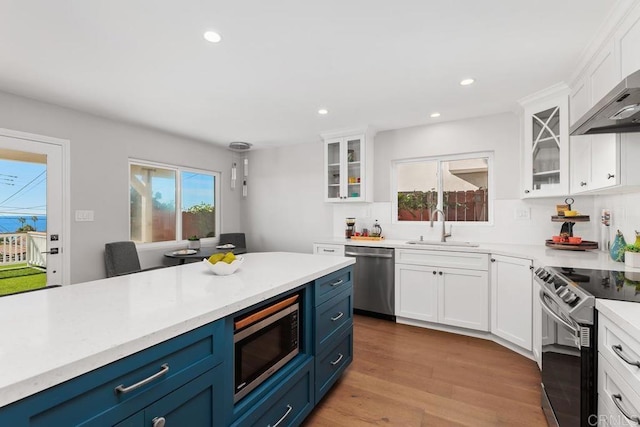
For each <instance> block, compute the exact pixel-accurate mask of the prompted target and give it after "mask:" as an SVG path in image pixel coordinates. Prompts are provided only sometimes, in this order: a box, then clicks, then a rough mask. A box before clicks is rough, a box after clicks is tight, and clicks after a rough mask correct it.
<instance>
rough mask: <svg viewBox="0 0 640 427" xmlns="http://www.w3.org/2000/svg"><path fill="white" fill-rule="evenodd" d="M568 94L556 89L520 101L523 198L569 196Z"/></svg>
mask: <svg viewBox="0 0 640 427" xmlns="http://www.w3.org/2000/svg"><path fill="white" fill-rule="evenodd" d="M568 93H569V90H568V88H567V86H565V85H556V86H554V87H553V88H549V89H547V90H545V91H542V92H540V93H538V94H535V95H532V96H530V97H527V98H526V99H524V100H521V101H520V104H521V105H522V107H523V109H524V138H523V140H524V149H523V153H524V176H523V183H524V188H523V195H522V197H524V198H529V197H549V196H562V195H566V194H568V193H569V117H568V114H569V101H568Z"/></svg>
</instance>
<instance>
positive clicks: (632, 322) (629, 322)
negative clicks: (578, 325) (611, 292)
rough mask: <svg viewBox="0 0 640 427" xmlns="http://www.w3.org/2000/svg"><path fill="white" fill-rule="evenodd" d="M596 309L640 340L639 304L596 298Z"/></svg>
mask: <svg viewBox="0 0 640 427" xmlns="http://www.w3.org/2000/svg"><path fill="white" fill-rule="evenodd" d="M596 310H598V311H599V312H600V313H602V314H604V315H605V316H607V317H608V318H609V319H610V320H611V321H612V322H613V323H615V324H616V325H618V326H619V327H620V328H621V329H622V330H624V331H625V332H626V333H628V334H629V335H631V337H633V338H634V339H635V340H636V341H638V342H640V304H638V303H633V302H625V301H612V300H606V299H598V300H596Z"/></svg>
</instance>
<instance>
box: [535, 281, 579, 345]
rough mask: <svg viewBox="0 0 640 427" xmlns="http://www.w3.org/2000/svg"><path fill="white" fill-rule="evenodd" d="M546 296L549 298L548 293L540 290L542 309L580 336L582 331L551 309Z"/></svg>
mask: <svg viewBox="0 0 640 427" xmlns="http://www.w3.org/2000/svg"><path fill="white" fill-rule="evenodd" d="M546 298H547V295H546V294H545V293H544V291H543V290H540V304H541V305H542V309H543V310H544V311H545V312H546V313H547V314H548V315H549V316H551V317H552V318H553V319H554V320H556V321H557V322H559V323H561V324H562V325H563V326H564V327H565V328H567V329H569V331H571V332H572V333H573V335H574V336H576V337H579V336H580V332H579V331H578V330H577V329H576V328H575V327H574V326H573V325H572V324H571V323H569V322H567V321H566V320H564V319H563V318H562V317H560V316H558V315H557V314H556V313H555V312H554V311H553V310H552V309H551V307H549V304H548V303H547V299H546Z"/></svg>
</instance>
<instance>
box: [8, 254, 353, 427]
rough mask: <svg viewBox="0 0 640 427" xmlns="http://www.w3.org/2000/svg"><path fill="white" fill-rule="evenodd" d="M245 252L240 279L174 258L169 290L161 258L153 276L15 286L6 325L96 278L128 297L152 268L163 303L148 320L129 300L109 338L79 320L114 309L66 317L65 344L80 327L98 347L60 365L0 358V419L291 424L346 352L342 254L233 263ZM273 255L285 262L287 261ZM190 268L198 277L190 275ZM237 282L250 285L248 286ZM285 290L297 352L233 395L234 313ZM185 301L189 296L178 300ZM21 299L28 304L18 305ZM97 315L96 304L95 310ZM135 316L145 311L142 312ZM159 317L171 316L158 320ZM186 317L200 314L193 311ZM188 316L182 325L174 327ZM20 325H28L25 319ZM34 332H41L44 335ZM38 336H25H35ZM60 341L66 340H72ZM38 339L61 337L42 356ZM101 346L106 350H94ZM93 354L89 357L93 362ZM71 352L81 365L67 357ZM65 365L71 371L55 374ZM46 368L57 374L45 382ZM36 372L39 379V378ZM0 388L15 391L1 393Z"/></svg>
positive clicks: (95, 288) (78, 295) (79, 334)
mask: <svg viewBox="0 0 640 427" xmlns="http://www.w3.org/2000/svg"><path fill="white" fill-rule="evenodd" d="M252 257H255V260H256V261H255V264H254V266H253V268H254V270H253V271H252V272H251V274H247V276H246V277H248V278H247V279H243V275H242V273H237V274H236V275H235V276H232V277H230V278H227V279H218V278H213V279H212V276H207V275H203V273H202V269H201V268H199V267H201V266H197V265H196V266H194V265H184V266H181V267H175V268H176V270H175V274H174V277H175V278H180V277H182V279H180V280H185V279H186V280H187V282H186V283H188V285H185V284H184V283H181V282H178V283H177V284H176V285H175V287H174V288H173V289H171V286H173V285H171V284H169V283H168V281H165V284H164V286H165V288H169V289H157V288H158V286H161V287H162V286H163V285H162V282H161V280H162V278H163V277H164V276H166V275H170V274H171V273H170V272H168V270H169V269H165V271H163V272H162V276H160V273H159V271H158V270H157V271H155V272H148V273H138V274H137V275H131V276H129V277H128V278H126V281H125V279H122V278H114V280H112V279H107V280H105V281H102V282H100V283H97V282H96V283H94V284H90V285H91V286H88V287H87V288H83V287H77V285H76V286H73V287H67V289H65V287H62V288H57V289H58V290H57V292H58V293H56V290H53V291H49V292H50V293H49V294H43V293H40V294H39V295H37V294H34V295H35V296H36V297H37V298H39V299H42V301H40V300H39V299H32V296H29V295H25V296H22V297H20V298H21V299H24V300H25V301H20V302H21V303H24V304H25V307H32V308H33V305H35V308H34V309H33V310H32V311H31V312H29V310H26V312H27V313H26V315H25V319H22V318H19V316H18V318H16V319H14V321H16V322H17V323H18V324H27V323H25V322H26V320H27V318H28V317H29V316H31V317H32V316H36V315H37V313H38V312H41V311H42V307H40V306H38V304H45V305H49V306H53V307H58V306H59V305H60V304H61V303H60V301H68V300H70V299H71V298H75V300H82V299H83V298H88V297H91V296H92V295H94V296H95V294H96V293H100V292H101V290H102V286H103V284H104V285H105V286H107V287H108V290H107V291H105V292H107V293H109V294H113V295H112V298H113V299H115V300H116V302H117V303H118V304H114V305H117V306H118V307H119V306H121V304H120V302H122V301H129V300H130V298H132V295H133V294H135V293H132V291H131V288H132V287H134V288H135V287H136V286H141V287H143V288H144V289H146V288H147V286H148V284H149V283H151V282H154V280H151V279H157V283H160V285H158V284H157V283H154V286H155V288H154V290H157V291H158V292H157V293H156V294H155V295H157V296H158V297H157V298H158V299H160V300H161V301H160V302H162V303H163V304H164V307H161V308H160V309H158V312H157V314H158V316H159V317H160V318H161V320H160V323H161V324H162V325H163V326H162V328H159V327H157V325H156V327H154V323H151V322H147V323H146V324H145V325H139V324H138V323H135V322H134V320H136V319H137V318H138V316H136V312H135V310H134V311H131V313H133V314H130V317H131V323H130V325H131V326H130V329H129V330H127V332H126V334H121V333H119V330H118V328H115V331H111V332H110V334H111V335H110V336H108V335H105V338H107V339H110V341H109V343H108V344H106V343H103V342H102V341H101V340H98V339H96V338H95V337H92V336H91V335H90V334H91V332H92V331H94V329H93V328H91V327H87V326H86V325H90V324H101V325H102V324H105V325H106V324H108V322H107V321H106V320H107V319H113V318H116V319H118V318H122V316H126V315H127V313H124V312H122V313H119V312H113V311H109V310H103V311H104V313H105V314H104V315H105V316H106V317H105V319H102V318H98V319H96V318H93V319H91V318H89V317H87V318H84V319H82V318H81V319H77V320H76V319H75V318H74V319H73V322H72V323H73V325H74V326H75V325H76V324H77V326H76V331H75V332H76V333H75V334H72V335H69V336H67V337H65V338H66V339H67V345H68V343H69V342H71V343H73V344H76V345H78V346H79V345H81V344H82V342H83V340H88V339H90V338H92V343H93V345H100V346H101V347H103V348H104V349H105V350H103V351H102V352H100V353H90V352H87V351H85V352H84V353H83V356H82V357H75V359H69V360H70V362H68V363H67V364H63V363H60V362H58V359H56V363H55V364H52V363H49V364H48V365H47V370H44V369H43V368H39V367H38V366H35V367H34V369H35V370H36V371H37V370H38V369H42V374H41V376H40V377H34V376H25V377H24V378H23V377H21V375H24V374H22V373H21V374H19V375H12V372H11V371H10V370H8V369H6V365H5V367H3V366H2V365H0V373H2V372H4V374H3V375H4V376H5V377H4V378H7V377H10V378H12V379H13V382H11V381H6V380H5V382H4V383H3V382H2V377H0V391H2V393H0V427H5V426H7V427H66V426H83V427H104V426H116V427H138V426H140V427H142V426H145V427H161V426H163V425H164V426H167V427H171V426H188V427H218V426H229V425H233V426H254V425H278V426H280V427H285V426H297V425H299V424H301V423H302V421H303V420H304V419H305V418H306V417H307V416H308V415H309V413H310V412H311V411H312V410H313V408H314V406H315V405H316V404H317V403H318V401H319V400H320V398H321V397H322V396H324V395H325V394H326V393H327V391H328V390H329V389H330V388H331V387H332V386H333V384H334V383H335V381H336V380H337V379H338V378H339V376H340V375H341V374H342V373H343V372H344V370H345V369H346V367H347V366H348V365H349V363H350V362H351V360H352V347H353V304H352V298H353V287H352V274H353V273H352V267H351V264H353V261H352V260H351V259H346V258H344V259H342V260H332V259H330V258H333V257H316V256H314V255H306V254H287V257H288V259H287V260H286V261H280V260H281V259H282V258H283V255H282V254H272V255H265V254H248V255H247V260H246V261H245V265H244V266H243V267H246V268H247V269H248V268H249V267H248V266H249V265H250V261H251V258H252ZM292 260H297V261H299V262H297V263H296V262H292ZM279 262H284V263H285V264H286V265H288V266H289V267H290V268H289V270H286V269H284V268H283V267H284V265H283V266H280V265H279V264H278V263H279ZM305 264H306V265H305ZM291 265H293V266H294V267H291ZM300 265H302V267H300ZM296 266H297V267H296ZM274 268H276V269H277V271H279V272H280V273H279V274H280V277H279V280H280V281H274V282H273V283H270V284H269V285H270V286H272V287H275V289H273V290H271V291H269V292H267V291H265V290H264V287H265V286H268V285H264V284H263V283H265V282H264V281H262V280H261V281H260V282H259V283H258V282H255V277H263V276H265V275H267V273H270V272H271V271H273V269H274ZM296 268H297V270H296ZM261 269H262V270H261ZM178 273H179V274H178ZM260 273H263V274H260ZM283 275H284V276H285V277H284V278H283V277H282V276H283ZM136 276H137V277H136ZM198 279H199V280H202V281H203V282H202V283H201V284H198V283H197V280H198ZM254 282H255V283H254ZM280 283H282V284H280ZM212 285H214V286H212ZM199 286H200V287H199ZM247 288H253V289H255V290H254V291H252V292H249V293H248V292H246V289H247ZM238 289H243V290H244V291H245V294H246V295H243V296H242V297H241V298H242V299H240V300H236V299H235V298H237V297H236V295H235V294H234V293H233V292H234V291H237V290H238ZM168 290H170V291H173V293H171V292H168ZM181 292H182V293H181ZM293 294H297V295H299V296H300V302H301V303H300V310H301V312H300V321H301V326H302V327H301V328H300V334H301V335H300V337H299V353H298V355H297V356H295V357H294V358H293V359H292V360H290V361H289V362H288V363H287V364H285V365H284V366H282V367H281V368H280V369H279V370H277V371H276V372H275V373H274V374H273V375H272V376H270V377H269V378H267V379H266V380H265V381H264V383H262V384H260V385H259V386H258V387H256V388H255V389H254V390H252V391H251V392H249V393H248V394H247V395H246V396H244V397H243V398H242V399H240V400H238V401H237V402H235V403H234V401H233V400H234V399H233V395H234V371H235V369H234V329H233V323H234V319H235V318H236V317H237V316H239V315H244V314H243V313H248V312H251V311H253V310H259V309H261V308H263V307H265V306H266V305H268V304H271V303H273V301H277V300H278V299H282V298H283V297H287V296H289V295H293ZM43 295H44V297H42V296H43ZM48 295H51V296H52V297H50V296H48ZM142 295H144V294H142ZM165 296H166V297H165ZM8 298H14V297H8ZM95 298H96V299H97V300H99V299H100V298H99V297H97V296H96V297H95ZM203 298H205V300H204V301H203ZM206 298H210V299H206ZM6 301H8V300H4V301H1V300H0V321H2V320H8V317H7V318H4V319H3V317H2V316H3V310H2V309H3V308H4V309H7V310H8V308H9V307H11V306H12V304H9V303H7V304H6V305H5V302H6ZM72 301H73V299H72ZM175 301H177V302H175ZM185 301H188V302H189V304H186V305H185ZM10 302H11V301H10ZM129 302H130V301H129ZM28 303H33V304H32V305H31V306H29V305H28ZM174 303H175V307H172V310H167V307H166V306H167V305H169V304H174ZM81 304H82V302H77V303H76V306H74V309H75V311H74V312H77V311H78V310H80V308H79V307H80V305H81ZM85 304H87V303H85ZM216 304H218V307H217V308H216ZM130 305H132V306H133V307H137V306H136V305H135V304H130ZM210 307H214V308H213V309H212V308H210ZM58 308H59V307H58ZM152 310H155V308H152ZM176 310H179V312H178V313H176ZM195 310H199V311H198V313H197V315H194V311H195ZM211 310H214V311H211ZM215 310H219V311H215ZM87 312H90V310H88V311H87ZM153 313H156V312H155V311H153ZM183 313H184V315H183ZM218 313H221V314H218ZM91 315H94V313H91ZM100 315H101V313H98V315H97V316H100ZM145 315H146V316H147V319H151V317H149V316H148V313H145ZM14 316H15V313H14ZM163 316H164V318H162V317H163ZM166 316H173V317H172V319H171V321H167V320H166ZM194 316H197V317H198V319H200V318H203V319H207V320H205V321H199V322H196V320H194V319H196V317H194ZM176 319H178V320H176ZM176 322H179V323H176ZM36 323H37V322H36ZM127 324H129V323H127ZM189 324H191V325H192V326H190V327H189V326H186V325H189ZM199 325H203V326H199ZM121 327H123V326H122V325H121ZM56 328H57V329H56ZM51 329H53V330H54V331H56V332H59V333H62V332H63V331H64V330H65V329H64V328H62V327H60V326H58V325H57V324H52V325H51ZM167 330H172V331H176V332H174V333H171V332H167ZM28 331H30V332H32V333H35V334H37V333H38V330H37V329H28ZM98 333H99V331H98ZM157 334H160V335H161V336H162V335H163V334H170V335H164V338H163V339H162V340H160V339H157V338H156V337H155V335H157ZM120 335H126V336H128V337H131V336H135V337H138V338H136V339H135V340H134V341H131V338H129V340H128V341H125V340H124V339H122V340H116V339H114V338H113V337H114V336H116V337H119V336H120ZM55 336H60V335H59V334H58V335H55ZM39 338H41V340H42V339H45V338H46V336H44V335H42V336H41V337H39ZM41 340H34V339H31V341H32V342H36V343H38V342H40V341H41ZM50 341H51V340H50ZM47 346H48V347H47ZM131 346H134V347H135V350H132V351H129V352H126V350H125V349H124V348H130V347H131ZM70 348H76V347H75V346H73V345H72V347H70ZM46 349H50V350H51V351H55V352H60V351H63V352H64V350H68V347H65V348H62V347H60V346H58V345H56V344H55V343H53V344H50V343H49V342H47V343H46V346H45V347H43V348H42V349H41V353H39V354H40V355H41V357H42V358H46V357H47V355H46V354H42V353H46V352H45V351H44V350H46ZM30 350H32V349H30ZM20 351H21V350H19V348H18V347H15V350H12V353H11V354H10V356H11V358H7V353H5V354H4V355H3V354H1V353H0V360H2V357H4V358H5V359H4V361H5V362H8V363H10V364H11V366H20V361H21V357H22V358H23V359H27V360H29V357H30V356H29V354H28V353H26V352H20ZM67 353H68V351H67V352H64V354H63V355H66V354H67ZM105 353H107V354H109V356H107V357H105V356H104V354H105ZM72 357H73V356H69V358H72ZM96 358H97V359H98V360H100V361H101V362H95V360H96ZM43 360H46V359H43ZM73 360H75V362H74V363H77V364H78V365H81V366H80V367H78V366H77V365H75V364H73V362H72V361H73ZM23 365H24V366H30V365H28V364H23ZM2 369H4V371H3V370H2ZM69 370H72V372H74V375H69V374H66V372H68V371H69ZM31 371H33V369H32V370H31ZM63 373H65V375H67V376H66V377H65V376H64V375H63ZM55 376H57V377H58V378H64V379H58V380H57V381H56V379H55ZM52 377H54V378H52ZM40 379H42V381H43V383H44V384H39V381H40ZM30 390H32V391H31V392H29V391H30ZM21 394H22V396H20V395H21ZM10 396H20V397H19V398H13V399H12V398H11V397H10Z"/></svg>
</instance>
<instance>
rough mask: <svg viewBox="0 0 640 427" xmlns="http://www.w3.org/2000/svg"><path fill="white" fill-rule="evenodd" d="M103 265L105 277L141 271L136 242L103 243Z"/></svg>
mask: <svg viewBox="0 0 640 427" xmlns="http://www.w3.org/2000/svg"><path fill="white" fill-rule="evenodd" d="M104 265H105V267H106V270H107V277H113V276H120V275H123V274H129V273H137V272H139V271H141V268H140V259H139V258H138V251H137V250H136V244H135V243H133V242H131V241H125V242H112V243H106V244H105V245H104Z"/></svg>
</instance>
